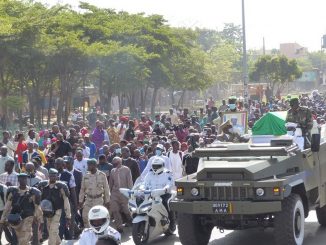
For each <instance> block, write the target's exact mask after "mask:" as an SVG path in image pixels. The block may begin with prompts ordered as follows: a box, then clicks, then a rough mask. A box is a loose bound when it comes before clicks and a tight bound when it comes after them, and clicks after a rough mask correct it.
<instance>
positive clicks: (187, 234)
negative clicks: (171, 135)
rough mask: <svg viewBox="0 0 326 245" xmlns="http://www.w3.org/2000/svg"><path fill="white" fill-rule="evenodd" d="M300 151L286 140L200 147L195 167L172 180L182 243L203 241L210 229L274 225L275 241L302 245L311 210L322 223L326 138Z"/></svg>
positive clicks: (191, 244) (200, 244)
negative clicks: (306, 219)
mask: <svg viewBox="0 0 326 245" xmlns="http://www.w3.org/2000/svg"><path fill="white" fill-rule="evenodd" d="M312 143H313V144H312V147H311V149H306V150H303V151H301V150H300V149H299V148H298V147H297V145H296V144H293V143H292V141H291V140H290V141H289V140H272V141H271V143H270V144H268V145H262V144H261V145H253V144H251V145H250V144H229V145H227V144H224V145H215V146H212V147H210V148H203V149H198V150H196V152H195V155H196V156H198V157H199V158H200V161H199V166H198V171H197V173H195V174H192V175H189V176H185V177H183V178H181V179H179V180H177V181H176V186H177V199H176V200H175V201H173V202H172V204H171V207H172V210H174V211H176V212H177V213H178V230H179V237H180V240H181V243H182V244H185V245H206V244H207V243H208V242H209V239H210V236H211V232H212V229H213V228H214V227H217V228H219V229H221V230H223V229H231V230H240V229H247V228H254V227H266V228H267V227H274V234H275V244H280V245H301V244H302V243H303V239H304V221H305V218H306V217H307V216H308V214H309V210H312V209H315V210H316V212H317V217H318V221H319V223H320V224H321V225H322V226H326V206H325V205H326V199H325V197H326V185H325V181H326V143H322V144H320V145H319V142H318V145H316V143H314V142H312Z"/></svg>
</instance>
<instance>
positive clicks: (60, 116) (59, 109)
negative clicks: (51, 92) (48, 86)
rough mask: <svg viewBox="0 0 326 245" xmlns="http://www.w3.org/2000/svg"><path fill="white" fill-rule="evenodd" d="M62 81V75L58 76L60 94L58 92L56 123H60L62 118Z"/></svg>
mask: <svg viewBox="0 0 326 245" xmlns="http://www.w3.org/2000/svg"><path fill="white" fill-rule="evenodd" d="M64 84H65V83H64V81H63V77H62V76H61V77H60V94H59V102H58V108H57V123H61V119H62V112H63V105H64Z"/></svg>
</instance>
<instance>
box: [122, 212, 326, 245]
mask: <svg viewBox="0 0 326 245" xmlns="http://www.w3.org/2000/svg"><path fill="white" fill-rule="evenodd" d="M129 234H130V231H129V232H125V233H124V234H123V237H122V244H123V245H132V244H134V243H133V241H132V238H131V236H130V235H129ZM150 244H151V245H168V244H171V245H172V244H173V245H181V243H180V241H179V238H178V235H177V232H176V235H174V236H171V237H164V236H161V237H159V238H158V239H156V240H154V241H153V242H151V243H150ZM220 244H221V245H239V244H241V245H262V244H264V245H275V243H274V240H273V229H266V230H261V229H250V230H244V231H225V232H224V233H220V232H219V230H217V229H214V230H213V233H212V236H211V240H210V243H209V245H220ZM323 244H326V229H325V228H321V227H320V226H319V224H318V222H317V217H316V213H315V212H314V211H312V212H310V214H309V217H308V218H307V219H306V223H305V241H304V245H323Z"/></svg>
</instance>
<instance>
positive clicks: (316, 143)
mask: <svg viewBox="0 0 326 245" xmlns="http://www.w3.org/2000/svg"><path fill="white" fill-rule="evenodd" d="M319 148H320V134H313V135H311V151H312V152H319Z"/></svg>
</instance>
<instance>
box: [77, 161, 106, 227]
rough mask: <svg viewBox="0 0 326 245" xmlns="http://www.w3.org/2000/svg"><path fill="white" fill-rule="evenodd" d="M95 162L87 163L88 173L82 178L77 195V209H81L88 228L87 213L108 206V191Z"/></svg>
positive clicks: (104, 179) (103, 175)
mask: <svg viewBox="0 0 326 245" xmlns="http://www.w3.org/2000/svg"><path fill="white" fill-rule="evenodd" d="M96 165H97V161H96V160H95V159H89V160H88V161H87V167H88V172H87V173H86V174H85V176H84V177H83V180H82V183H81V188H80V193H79V205H78V206H79V209H83V214H82V216H83V221H84V225H85V227H86V226H87V227H88V211H89V210H90V209H91V208H92V207H94V206H96V205H105V206H107V207H108V206H109V201H110V189H109V184H108V180H107V178H106V175H105V173H103V172H101V171H99V170H98V169H97V167H96Z"/></svg>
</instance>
